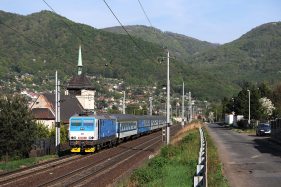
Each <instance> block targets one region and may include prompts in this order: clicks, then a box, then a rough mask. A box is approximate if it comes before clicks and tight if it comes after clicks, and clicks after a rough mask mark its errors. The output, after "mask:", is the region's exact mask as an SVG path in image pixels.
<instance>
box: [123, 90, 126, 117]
mask: <svg viewBox="0 0 281 187" xmlns="http://www.w3.org/2000/svg"><path fill="white" fill-rule="evenodd" d="M123 114H126V111H125V91H124V97H123Z"/></svg>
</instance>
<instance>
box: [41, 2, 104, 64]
mask: <svg viewBox="0 0 281 187" xmlns="http://www.w3.org/2000/svg"><path fill="white" fill-rule="evenodd" d="M43 1H44V2H45V3H46V5H47V6H48V7H49V8H50V9H51V10H52V11H53V12H54V13H55V15H56V16H57V17H59V19H60V20H61V21H62V22H63V23H64V24H65V25H66V26H67V27H68V28H69V29H70V30H71V31H72V32H73V33H74V34H75V35H76V36H77V37H78V38H79V39H80V42H81V41H84V40H83V39H82V37H80V36H79V35H78V34H77V33H76V32H75V31H74V30H73V29H72V28H71V27H70V26H69V25H68V24H67V23H66V22H65V21H64V20H63V19H62V18H61V16H59V15H58V13H57V12H56V11H55V10H54V9H53V8H52V7H51V6H50V5H49V4H48V3H47V2H46V1H45V0H43ZM85 44H86V45H87V46H88V47H89V48H90V49H91V50H92V51H93V52H94V53H95V50H94V49H93V48H91V47H90V46H89V45H88V44H87V43H85ZM97 57H98V58H99V59H100V60H101V61H102V59H101V57H100V56H99V55H97Z"/></svg>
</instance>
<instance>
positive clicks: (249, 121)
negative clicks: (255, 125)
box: [247, 90, 251, 125]
mask: <svg viewBox="0 0 281 187" xmlns="http://www.w3.org/2000/svg"><path fill="white" fill-rule="evenodd" d="M247 91H248V92H249V122H248V123H249V124H250V125H251V117H250V114H251V106H250V100H251V97H250V96H251V94H250V90H247Z"/></svg>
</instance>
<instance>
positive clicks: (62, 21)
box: [43, 0, 83, 41]
mask: <svg viewBox="0 0 281 187" xmlns="http://www.w3.org/2000/svg"><path fill="white" fill-rule="evenodd" d="M43 1H44V2H45V3H46V5H48V7H50V9H52V11H53V12H54V13H55V14H56V15H57V16H58V17H59V18H60V20H61V21H62V22H64V24H65V25H66V26H67V27H68V28H69V29H70V30H72V32H74V34H75V35H76V36H77V37H78V38H79V39H80V40H81V41H83V39H82V38H80V36H78V34H77V33H76V32H75V31H74V30H73V29H72V28H71V27H70V26H69V25H68V24H67V23H66V22H65V21H63V19H62V18H61V17H60V16H59V15H58V14H57V13H56V11H55V10H54V9H53V8H52V7H51V6H50V5H49V4H48V3H47V2H46V1H45V0H43Z"/></svg>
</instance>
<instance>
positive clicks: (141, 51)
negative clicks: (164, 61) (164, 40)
mask: <svg viewBox="0 0 281 187" xmlns="http://www.w3.org/2000/svg"><path fill="white" fill-rule="evenodd" d="M103 1H104V3H105V4H106V6H107V7H108V9H109V10H110V11H111V13H112V14H113V16H114V17H115V19H116V20H117V21H118V22H119V24H120V25H121V27H122V28H123V29H124V30H125V32H126V33H127V35H128V36H129V37H130V39H131V40H132V41H133V42H134V44H135V45H136V46H137V47H138V48H139V49H140V50H141V52H142V53H143V54H144V55H145V56H146V57H147V58H148V59H149V60H151V61H152V62H153V60H152V59H151V58H150V57H149V56H148V55H147V54H146V53H145V52H144V51H143V50H142V48H141V47H140V46H139V45H138V44H137V42H136V41H135V40H134V39H133V37H132V36H131V35H130V34H129V33H128V31H127V30H126V29H125V27H124V26H123V25H122V23H121V22H120V21H119V19H118V18H117V16H116V15H115V14H114V12H113V11H112V10H111V8H110V7H109V5H108V4H107V3H106V1H105V0H103Z"/></svg>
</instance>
